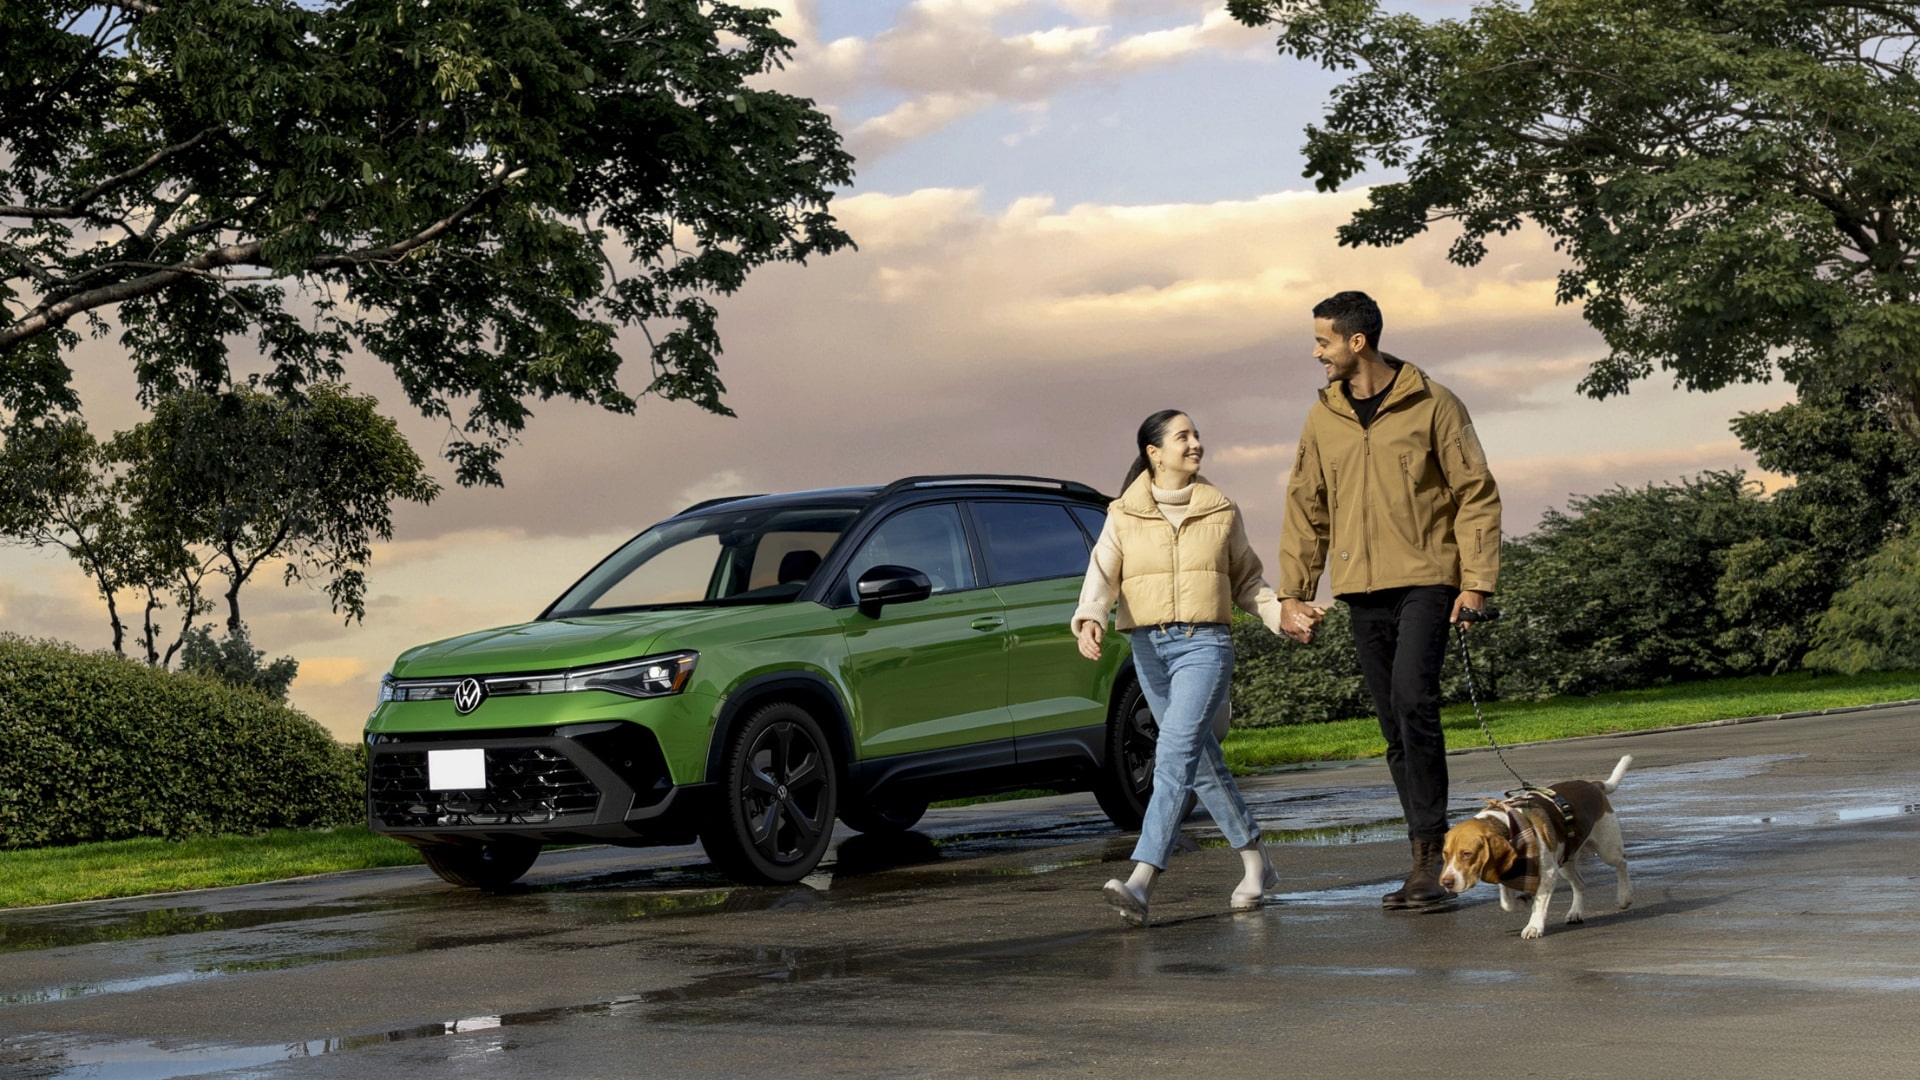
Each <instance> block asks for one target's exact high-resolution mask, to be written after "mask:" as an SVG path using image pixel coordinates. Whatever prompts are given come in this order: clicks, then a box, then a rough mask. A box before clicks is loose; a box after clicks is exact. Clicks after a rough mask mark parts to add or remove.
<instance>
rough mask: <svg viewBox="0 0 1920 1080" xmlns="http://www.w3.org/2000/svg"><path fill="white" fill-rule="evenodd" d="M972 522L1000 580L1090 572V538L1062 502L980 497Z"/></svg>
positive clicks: (999, 582)
mask: <svg viewBox="0 0 1920 1080" xmlns="http://www.w3.org/2000/svg"><path fill="white" fill-rule="evenodd" d="M973 522H974V524H975V525H976V526H978V527H979V529H980V546H981V549H982V550H983V551H984V552H985V554H986V556H987V573H988V574H990V575H991V576H992V580H993V583H994V584H996V585H1008V584H1012V583H1013V582H1017V581H1038V580H1040V579H1042V578H1055V577H1078V576H1080V575H1082V574H1085V573H1086V572H1087V538H1086V537H1085V536H1084V535H1083V534H1082V533H1081V532H1080V526H1078V525H1075V524H1074V522H1073V518H1072V517H1071V516H1069V515H1068V513H1067V508H1066V507H1064V506H1061V505H1059V504H1057V503H1041V502H976V503H974V504H973Z"/></svg>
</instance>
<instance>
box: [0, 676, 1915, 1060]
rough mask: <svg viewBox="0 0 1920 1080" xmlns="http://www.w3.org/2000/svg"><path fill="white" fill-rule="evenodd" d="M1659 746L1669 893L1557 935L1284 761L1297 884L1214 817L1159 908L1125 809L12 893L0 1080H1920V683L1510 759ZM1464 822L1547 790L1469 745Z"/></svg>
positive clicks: (1280, 800)
mask: <svg viewBox="0 0 1920 1080" xmlns="http://www.w3.org/2000/svg"><path fill="white" fill-rule="evenodd" d="M1622 753H1632V754H1633V755H1634V756H1635V764H1634V767H1633V769H1632V771H1630V772H1629V773H1628V775H1627V778H1626V781H1625V783H1624V784H1623V785H1622V787H1621V790H1620V792H1619V793H1618V794H1616V795H1615V797H1614V801H1615V805H1616V807H1617V808H1618V810H1619V813H1620V818H1621V823H1622V827H1623V831H1624V832H1625V834H1626V838H1627V853H1628V858H1629V860H1630V863H1631V870H1632V873H1633V878H1634V889H1635V903H1634V906H1633V907H1632V908H1631V909H1630V910H1628V911H1624V912H1622V911H1617V910H1616V909H1615V907H1614V903H1613V888H1614V878H1613V874H1612V871H1610V870H1608V869H1606V868H1605V867H1603V866H1599V865H1597V864H1594V868H1593V869H1592V870H1590V871H1589V872H1588V875H1587V877H1588V880H1589V882H1590V883H1591V893H1590V896H1589V899H1588V912H1589V918H1588V921H1587V922H1586V923H1585V924H1584V925H1582V926H1573V927H1568V926H1563V925H1561V924H1560V922H1559V917H1560V916H1561V915H1563V914H1564V912H1565V905H1566V898H1567V892H1566V889H1565V887H1564V886H1563V887H1562V889H1561V892H1560V894H1559V896H1558V897H1557V898H1556V902H1555V905H1554V912H1555V915H1554V917H1553V919H1552V920H1551V921H1550V922H1549V924H1548V932H1547V936H1546V937H1545V938H1544V939H1543V940H1540V941H1523V940H1521V938H1520V936H1519V932H1520V927H1521V925H1522V923H1523V922H1524V920H1525V916H1524V913H1515V914H1507V913H1504V912H1502V911H1501V910H1500V908H1499V904H1498V903H1497V900H1496V898H1495V896H1494V894H1493V890H1492V889H1491V887H1488V886H1481V887H1480V888H1478V889H1475V890H1473V891H1472V892H1469V893H1468V894H1467V895H1466V896H1465V897H1463V902H1462V905H1461V907H1460V908H1459V910H1457V911H1454V912H1451V913H1448V914H1438V915H1406V914H1385V913H1382V912H1381V911H1380V910H1379V906H1378V899H1377V897H1378V894H1379V893H1380V892H1381V891H1384V889H1385V888H1388V887H1390V886H1391V884H1392V883H1394V882H1397V879H1398V876H1399V874H1400V873H1403V872H1404V869H1405V865H1404V862H1405V852H1406V845H1405V840H1404V837H1403V836H1402V835H1401V833H1400V829H1399V826H1398V821H1397V818H1398V806H1397V804H1396V803H1395V802H1394V798H1393V792H1392V788H1391V786H1390V783H1389V781H1388V780H1387V776H1386V771H1385V768H1384V766H1382V765H1381V764H1379V763H1377V762H1376V763H1369V764H1360V765H1352V766H1345V767H1337V768H1324V769H1313V770H1305V771H1297V772H1287V773H1280V774H1274V775H1270V776H1265V777H1260V778H1258V779H1255V780H1252V781H1250V782H1248V783H1247V784H1246V785H1245V788H1246V790H1247V793H1248V795H1249V799H1250V801H1251V802H1253V804H1254V808H1255V811H1256V813H1258V814H1259V816H1260V817H1261V819H1262V820H1263V821H1264V822H1265V823H1266V824H1267V826H1268V828H1269V829H1270V830H1271V832H1270V834H1269V835H1270V839H1272V840H1273V841H1274V842H1275V843H1276V844H1277V845H1278V846H1277V850H1276V855H1277V857H1278V863H1279V865H1280V868H1281V873H1282V876H1283V883H1282V885H1281V890H1280V891H1279V892H1278V893H1277V894H1276V895H1274V896H1273V897H1271V898H1270V901H1269V903H1268V904H1267V905H1266V906H1265V907H1263V908H1262V909H1261V910H1259V911H1256V912H1250V913H1242V914H1232V913H1229V912H1227V911H1226V899H1227V894H1228V892H1229V891H1230V890H1231V889H1232V887H1233V884H1234V882H1235V880H1236V878H1237V876H1238V864H1239V861H1238V859H1237V858H1235V857H1234V856H1233V855H1232V854H1231V853H1230V852H1228V851H1226V850H1223V849H1222V848H1220V847H1219V846H1217V843H1218V840H1217V834H1216V833H1215V832H1214V831H1213V830H1212V828H1211V826H1210V824H1209V823H1208V822H1207V821H1206V819H1205V817H1204V815H1201V816H1200V817H1198V818H1197V819H1196V820H1195V821H1194V822H1193V823H1191V824H1190V827H1189V830H1188V832H1189V835H1190V837H1192V838H1194V839H1195V840H1197V841H1198V846H1197V848H1196V849H1194V850H1191V851H1187V852H1184V853H1182V854H1180V855H1177V856H1176V857H1175V859H1174V863H1173V867H1172V869H1171V871H1170V872H1169V873H1168V874H1167V875H1165V876H1164V877H1163V878H1162V880H1161V885H1160V887H1159V889H1158V891H1157V893H1156V896H1155V902H1156V903H1155V915H1156V923H1157V924H1156V925H1155V926H1154V927H1153V928H1152V929H1150V930H1147V931H1139V930H1130V929H1127V928H1125V927H1124V926H1123V925H1122V924H1121V923H1120V922H1119V920H1118V919H1117V918H1116V917H1115V916H1114V915H1113V914H1112V913H1111V912H1109V911H1108V910H1107V909H1106V908H1105V907H1104V906H1103V905H1102V904H1101V903H1100V901H1099V895H1098V890H1099V886H1100V883H1101V882H1102V881H1104V880H1105V879H1106V878H1107V877H1109V876H1112V875H1114V874H1116V873H1119V872H1121V871H1123V870H1124V869H1125V868H1126V866H1127V865H1128V864H1127V863H1126V862H1125V860H1126V857H1127V855H1128V853H1129V851H1130V849H1131V838H1130V837H1127V836H1123V835H1121V834H1119V833H1117V832H1116V831H1114V830H1113V829H1111V828H1110V827H1108V826H1107V825H1106V824H1105V821H1104V819H1103V818H1102V817H1101V816H1100V815H1099V812H1098V810H1097V809H1095V808H1094V806H1093V803H1092V800H1091V798H1089V797H1085V796H1063V797H1060V798H1055V799H1042V800H1029V801H1025V802H1019V803H1002V804H996V805H991V806H987V807H980V808H970V809H967V810H952V811H936V812H934V813H932V814H930V815H929V816H928V819H927V821H926V822H925V823H924V825H923V828H922V831H920V832H917V833H914V834H910V835H909V836H907V837H906V838H904V839H896V840H894V841H892V842H887V843H874V842H872V841H870V840H868V839H867V838H858V837H856V838H852V839H848V840H847V841H845V842H844V843H843V845H842V846H841V847H840V848H839V850H838V852H837V854H836V856H835V857H834V858H833V861H832V863H831V864H830V865H828V866H826V867H823V871H822V872H821V873H820V874H818V875H816V877H814V878H812V879H809V881H808V882H807V883H806V884H805V885H803V886H796V887H789V888H782V889H750V888H741V887H736V886H733V885H731V884H729V883H728V882H726V881H725V880H724V879H722V878H719V877H718V876H716V875H714V874H713V873H711V872H710V871H709V870H708V868H707V867H706V865H705V862H704V859H703V858H702V857H701V855H700V853H699V849H698V848H692V849H666V850H651V851H645V850H643V851H623V850H618V849H607V848H595V849H582V850H576V851H571V852H560V853H550V854H548V855H546V856H543V857H542V859H541V862H540V863H539V864H538V865H536V866H535V868H534V871H533V873H532V874H530V875H529V877H528V879H527V882H526V885H527V887H526V888H525V889H524V890H522V891H518V892H515V893H513V894H509V895H500V896H483V895H480V894H477V893H474V892H471V891H466V890H456V889H452V888H450V887H447V886H444V885H442V884H440V883H439V881H438V880H437V879H435V878H433V877H432V876H431V875H430V874H429V873H428V872H427V871H426V870H424V869H415V868H406V869H396V870H385V871H369V872H361V873H354V874H341V875H332V876H328V877H325V878H317V879H310V880H306V881H299V882H291V883H284V884H279V885H267V886H254V887H248V888H236V889H222V890H211V891H206V892H199V893H191V894H183V895H176V896H172V897H168V898H155V899H146V900H137V901H111V902H100V903H91V904H76V905H68V906H64V907H59V908H48V909H39V910H31V911H14V912H0V1077H6V1078H9V1080H11V1078H28V1077H32V1078H43V1077H100V1078H133V1077H142V1078H157V1077H181V1076H199V1075H219V1076H234V1077H239V1076H246V1077H255V1076H258V1077H295V1076H298V1077H352V1078H354V1080H366V1078H370V1077H387V1076H409V1077H424V1078H434V1077H461V1078H483V1077H535V1076H537V1077H549V1076H551V1077H598V1076H605V1077H650V1076H694V1077H708V1076H714V1077H718V1076H743V1075H760V1076H771V1077H787V1076H860V1077H867V1076H887V1077H891V1076H977V1075H990V1074H992V1075H997V1074H1001V1073H1023V1074H1028V1075H1035V1076H1060V1075H1111V1076H1116V1077H1122V1076H1131V1075H1134V1074H1136V1073H1137V1074H1140V1075H1153V1074H1173V1073H1178V1074H1183V1075H1196V1076H1214V1077H1237V1076H1262V1077H1265V1076H1275V1077H1278V1076H1307V1077H1322V1076H1325V1077H1340V1076H1353V1077H1397V1076H1412V1075H1421V1076H1426V1075H1464V1074H1478V1075H1490V1076H1501V1077H1532V1076H1557V1077H1586V1076H1593V1077H1600V1076H1606V1077H1668V1076H1672V1077H1682V1076H1685V1077H1734V1076H1739V1077H1776V1076H1777V1077H1803V1076H1804V1077H1818V1078H1821V1080H1826V1078H1840V1077H1853V1076H1860V1077H1875V1078H1882V1077H1910V1076H1920V1025H1916V1023H1915V1018H1916V1017H1920V918H1916V915H1917V914H1920V896H1917V895H1916V893H1920V870H1916V867H1915V861H1914V860H1915V855H1916V853H1917V852H1920V847H1917V846H1916V840H1920V708H1916V707H1912V706H1906V707H1901V708H1894V709H1878V710H1872V711H1864V712H1854V713H1848V714H1846V715H1838V716H1824V717H1809V718H1800V719H1783V720H1772V721H1768V722H1764V723H1751V724H1741V725H1733V726H1723V727H1715V728H1704V729H1691V730H1685V731H1674V732H1664V733H1657V734H1649V735H1642V736H1637V737H1633V738H1617V739H1592V740H1579V741H1573V742H1567V743H1559V744H1552V745H1542V746H1532V747H1523V748H1517V749H1511V750H1509V752H1508V758H1509V760H1510V761H1511V762H1512V763H1513V765H1514V766H1515V767H1516V768H1517V769H1519V770H1520V771H1521V773H1522V774H1523V775H1525V776H1526V777H1527V778H1528V779H1529V780H1532V781H1535V782H1541V783H1551V782H1553V781H1556V780H1560V779H1565V778H1569V777H1574V776H1589V777H1591V776H1601V775H1604V774H1605V773H1606V772H1607V771H1608V770H1609V769H1610V768H1611V767H1612V765H1613V762H1614V761H1615V760H1616V759H1617V758H1618V756H1619V755H1620V754H1622ZM1452 765H1453V776H1454V782H1453V791H1454V799H1453V802H1454V809H1455V811H1456V815H1455V816H1456V817H1458V816H1461V815H1464V814H1465V813H1468V812H1470V811H1471V809H1473V808H1476V807H1477V805H1478V804H1477V801H1476V800H1477V798H1478V797H1479V796H1481V795H1497V794H1499V793H1500V792H1501V791H1503V790H1505V789H1506V788H1508V787H1511V786H1513V781H1512V778H1511V777H1510V776H1508V775H1507V773H1506V772H1505V771H1504V770H1503V769H1502V767H1501V765H1500V763H1499V761H1498V760H1497V759H1496V758H1495V757H1494V755H1492V754H1490V753H1485V752H1478V753H1468V754H1464V755H1457V756H1455V757H1454V758H1453V759H1452Z"/></svg>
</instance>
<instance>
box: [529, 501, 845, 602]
mask: <svg viewBox="0 0 1920 1080" xmlns="http://www.w3.org/2000/svg"><path fill="white" fill-rule="evenodd" d="M856 513H858V510H856V509H854V508H852V507H809V508H799V509H784V510H758V511H731V512H729V511H724V510H720V511H715V512H713V513H710V514H702V515H699V516H696V517H684V518H673V519H671V520H669V521H665V522H662V523H661V524H659V525H656V526H654V527H653V528H651V529H648V530H647V531H646V532H643V533H641V534H640V535H639V536H636V537H634V538H633V539H632V540H630V541H628V543H627V544H626V546H625V547H622V548H621V549H620V550H619V551H616V552H614V553H613V555H612V556H610V557H609V558H608V559H607V560H606V561H605V562H603V563H601V564H600V565H599V566H597V567H595V568H594V569H593V571H592V572H591V573H589V574H588V575H587V576H586V577H584V578H582V579H581V580H580V583H579V584H577V585H575V586H574V587H573V588H571V589H569V590H567V594H566V595H565V596H562V597H561V598H560V599H559V600H558V601H556V602H555V603H554V605H553V608H552V610H551V612H550V613H549V617H550V618H563V617H566V616H570V615H587V614H592V613H594V612H600V611H613V610H619V609H629V608H642V607H659V606H664V605H684V604H696V605H697V604H721V603H741V604H752V603H780V602H784V601H788V600H792V599H793V598H794V597H796V596H798V595H799V594H800V590H801V589H803V588H805V587H806V583H807V579H808V578H810V577H812V576H813V572H814V570H816V569H818V568H819V566H820V563H821V561H822V560H823V559H825V557H826V554H827V552H828V551H829V550H831V549H832V547H833V545H834V542H835V541H837V540H838V539H839V538H840V534H841V533H842V532H843V531H845V529H846V527H847V524H848V523H849V522H851V521H852V520H853V517H854V515H855V514H856Z"/></svg>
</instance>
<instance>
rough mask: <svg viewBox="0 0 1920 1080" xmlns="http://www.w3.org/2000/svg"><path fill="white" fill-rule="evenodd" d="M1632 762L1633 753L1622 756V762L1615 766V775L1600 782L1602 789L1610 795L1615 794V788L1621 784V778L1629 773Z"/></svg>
mask: <svg viewBox="0 0 1920 1080" xmlns="http://www.w3.org/2000/svg"><path fill="white" fill-rule="evenodd" d="M1631 764H1633V755H1632V754H1627V755H1625V756H1623V757H1621V759H1620V764H1618V765H1615V766H1614V767H1613V775H1612V776H1609V777H1607V778H1606V779H1605V780H1603V781H1601V782H1600V790H1601V791H1604V792H1606V793H1607V794H1609V795H1611V794H1613V789H1614V788H1617V787H1619V786H1620V778H1621V777H1623V776H1625V775H1627V766H1629V765H1631Z"/></svg>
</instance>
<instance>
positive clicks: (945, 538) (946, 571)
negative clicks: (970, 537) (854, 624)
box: [841, 503, 976, 598]
mask: <svg viewBox="0 0 1920 1080" xmlns="http://www.w3.org/2000/svg"><path fill="white" fill-rule="evenodd" d="M889 565H890V566H905V567H908V568H910V569H914V570H918V571H920V572H921V573H923V574H925V575H927V579H928V580H929V581H931V582H933V591H934V592H937V593H941V592H957V591H959V590H961V589H971V588H974V587H975V585H976V582H975V581H974V576H973V559H972V558H971V557H970V556H969V555H968V553H967V533H966V530H965V529H964V528H963V527H962V526H961V524H960V508H959V507H958V506H956V505H954V504H953V503H935V504H934V505H932V506H916V507H913V508H912V509H909V510H902V511H901V512H900V513H898V514H895V515H893V516H892V517H890V518H888V519H887V520H885V521H883V522H881V523H880V527H879V528H877V529H875V530H874V531H873V533H872V534H871V535H869V536H868V537H867V539H866V542H865V543H863V544H861V545H860V549H859V550H858V551H856V552H854V555H853V561H852V562H850V563H848V565H847V574H846V578H845V580H844V582H843V584H842V588H841V593H842V595H843V596H845V597H849V598H851V597H852V596H853V583H854V582H856V581H858V580H860V575H861V574H864V573H866V572H867V571H868V570H870V569H872V568H873V567H876V566H889Z"/></svg>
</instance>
